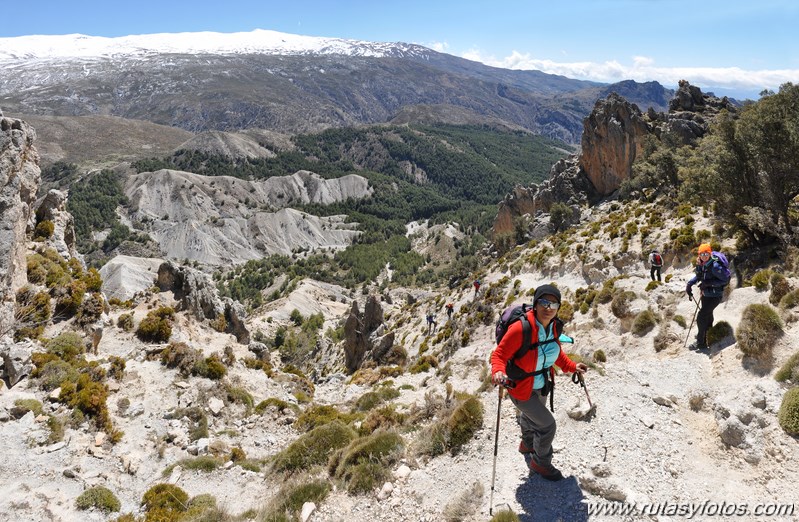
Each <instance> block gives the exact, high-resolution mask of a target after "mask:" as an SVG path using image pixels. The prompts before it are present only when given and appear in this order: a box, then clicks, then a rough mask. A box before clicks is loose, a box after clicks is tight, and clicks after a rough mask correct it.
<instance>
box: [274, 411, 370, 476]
mask: <svg viewBox="0 0 799 522" xmlns="http://www.w3.org/2000/svg"><path fill="white" fill-rule="evenodd" d="M355 437H356V434H355V431H354V430H352V429H351V428H348V427H347V426H345V425H344V424H342V423H341V422H339V421H333V422H330V423H328V424H323V425H321V426H318V427H316V428H314V429H312V430H311V431H309V432H308V433H304V434H302V435H300V437H299V438H298V439H297V440H295V441H294V442H292V443H291V444H289V445H288V447H286V449H284V450H283V451H281V452H280V453H278V454H277V455H275V458H274V460H273V461H272V470H273V471H275V472H284V471H285V472H289V473H294V472H297V471H308V470H310V469H311V467H312V466H317V465H321V464H325V463H327V461H328V459H329V458H330V455H331V454H332V453H333V452H334V451H336V450H338V449H341V448H343V447H345V446H346V445H348V444H349V443H350V442H352V441H353V440H354V439H355Z"/></svg>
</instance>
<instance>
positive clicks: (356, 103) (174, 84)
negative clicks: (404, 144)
mask: <svg viewBox="0 0 799 522" xmlns="http://www.w3.org/2000/svg"><path fill="white" fill-rule="evenodd" d="M610 90H616V91H617V92H619V93H620V94H622V95H623V96H625V97H626V98H627V99H629V100H631V101H633V102H635V103H637V104H638V105H639V106H640V107H642V108H646V107H649V106H650V105H651V106H654V107H655V108H656V109H657V110H664V109H665V107H666V106H667V100H668V99H669V98H670V94H669V93H667V92H666V90H665V89H663V87H662V86H660V85H659V84H657V83H654V82H652V83H651V84H635V82H629V83H622V84H615V85H614V86H604V85H601V84H596V83H592V82H585V81H579V80H572V79H569V78H565V77H563V76H556V75H551V74H545V73H542V72H540V71H520V70H508V69H500V68H495V67H489V66H486V65H483V64H481V63H478V62H473V61H470V60H466V59H463V58H459V57H455V56H451V55H448V54H444V53H439V52H436V51H433V50H431V49H428V48H426V47H423V46H419V45H414V44H407V43H380V42H365V41H358V40H344V39H340V38H322V37H313V36H301V35H293V34H286V33H280V32H276V31H267V30H256V31H252V32H246V33H230V34H224V33H211V32H202V33H179V34H150V35H136V36H125V37H118V38H103V37H96V36H84V35H77V34H74V35H61V36H42V35H38V36H21V37H14V38H0V108H2V109H3V110H4V111H5V112H6V113H9V114H15V115H19V116H22V117H24V115H26V114H28V115H47V116H70V117H71V116H84V115H110V116H119V117H123V118H129V119H137V120H146V121H150V122H153V123H158V124H163V125H168V126H172V127H179V128H182V129H186V130H189V131H192V132H198V131H205V130H221V131H228V130H238V129H247V128H260V129H268V130H273V131H279V132H285V133H290V134H291V133H296V132H316V131H320V130H323V129H326V128H329V127H346V126H353V125H363V124H374V123H389V122H392V121H398V122H400V123H409V122H414V121H417V122H418V121H423V122H428V123H430V122H446V123H454V124H463V123H469V124H475V123H476V124H489V123H490V124H496V122H497V121H499V122H500V124H505V125H507V126H509V127H510V128H521V129H527V130H529V131H531V132H533V133H536V134H543V135H546V136H549V137H551V138H555V139H560V140H563V141H566V142H569V143H577V142H579V140H580V135H581V132H582V122H583V118H584V117H585V116H587V115H588V114H589V113H590V112H591V109H592V107H593V105H594V102H595V101H596V99H597V98H601V97H604V96H606V95H607V92H609V91H610Z"/></svg>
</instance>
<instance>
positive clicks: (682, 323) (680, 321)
mask: <svg viewBox="0 0 799 522" xmlns="http://www.w3.org/2000/svg"><path fill="white" fill-rule="evenodd" d="M672 320H673V321H674V322H675V323H677V324H678V325H680V326H682V327H683V328H688V321H686V320H685V317H683V316H681V315H675V316H674V317H672Z"/></svg>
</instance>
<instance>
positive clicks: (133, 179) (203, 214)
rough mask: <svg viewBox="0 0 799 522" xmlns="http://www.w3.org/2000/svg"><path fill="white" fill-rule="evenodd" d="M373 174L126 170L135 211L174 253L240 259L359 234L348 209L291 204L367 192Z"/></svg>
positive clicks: (344, 241)
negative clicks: (334, 211)
mask: <svg viewBox="0 0 799 522" xmlns="http://www.w3.org/2000/svg"><path fill="white" fill-rule="evenodd" d="M372 192H373V189H372V188H371V187H369V184H368V180H366V178H364V177H362V176H357V175H354V174H353V175H349V176H344V177H341V178H337V179H331V180H325V179H322V178H321V177H320V176H318V175H317V174H314V173H312V172H308V171H299V172H297V173H295V174H293V175H291V176H283V177H274V178H269V179H267V180H264V181H252V182H251V181H244V180H241V179H238V178H233V177H229V176H216V177H213V176H201V175H199V174H191V173H188V172H180V171H175V170H159V171H157V172H144V173H141V174H137V175H134V176H130V177H129V178H128V181H127V184H126V187H125V194H126V195H127V196H128V198H129V199H130V201H131V206H130V212H131V216H130V218H131V219H132V220H134V221H140V222H142V223H143V224H145V228H146V229H147V232H148V233H149V234H150V235H151V237H153V239H155V240H156V241H157V242H158V243H159V245H160V246H161V248H162V249H163V250H164V252H166V254H167V257H169V258H172V259H181V260H182V259H189V260H192V261H199V262H201V263H205V264H209V265H217V266H219V265H228V264H238V263H243V262H245V261H248V260H251V259H260V258H262V257H264V256H266V255H271V254H285V255H291V254H292V253H293V252H295V251H298V250H325V249H329V250H336V249H342V248H345V247H347V246H348V245H349V244H351V243H352V241H353V240H354V239H355V237H357V235H358V234H359V232H358V231H356V230H354V224H346V223H344V219H345V216H326V217H318V216H313V215H311V214H307V213H304V212H300V211H297V210H293V209H291V208H288V207H289V206H291V205H300V204H308V203H314V204H322V205H327V204H331V203H335V202H338V201H344V200H346V199H360V198H364V197H368V196H369V195H371V194H372Z"/></svg>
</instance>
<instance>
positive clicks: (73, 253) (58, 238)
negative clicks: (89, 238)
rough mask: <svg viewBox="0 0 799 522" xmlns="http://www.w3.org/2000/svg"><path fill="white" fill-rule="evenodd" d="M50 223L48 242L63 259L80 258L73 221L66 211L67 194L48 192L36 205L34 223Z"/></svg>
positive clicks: (54, 191) (56, 191)
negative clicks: (51, 231)
mask: <svg viewBox="0 0 799 522" xmlns="http://www.w3.org/2000/svg"><path fill="white" fill-rule="evenodd" d="M44 220H47V221H52V222H53V225H55V227H54V231H53V237H52V238H50V242H51V243H52V245H53V246H54V247H55V249H56V251H57V252H58V254H59V255H60V256H61V257H63V258H64V259H70V258H73V257H75V258H78V259H80V258H81V255H80V254H79V253H78V250H77V247H76V239H75V219H74V218H73V217H72V214H70V213H69V212H68V211H67V194H66V193H65V192H62V191H60V190H55V189H53V190H50V191H49V192H48V193H47V195H45V196H44V198H42V200H41V202H37V205H36V221H37V222H41V221H44Z"/></svg>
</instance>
